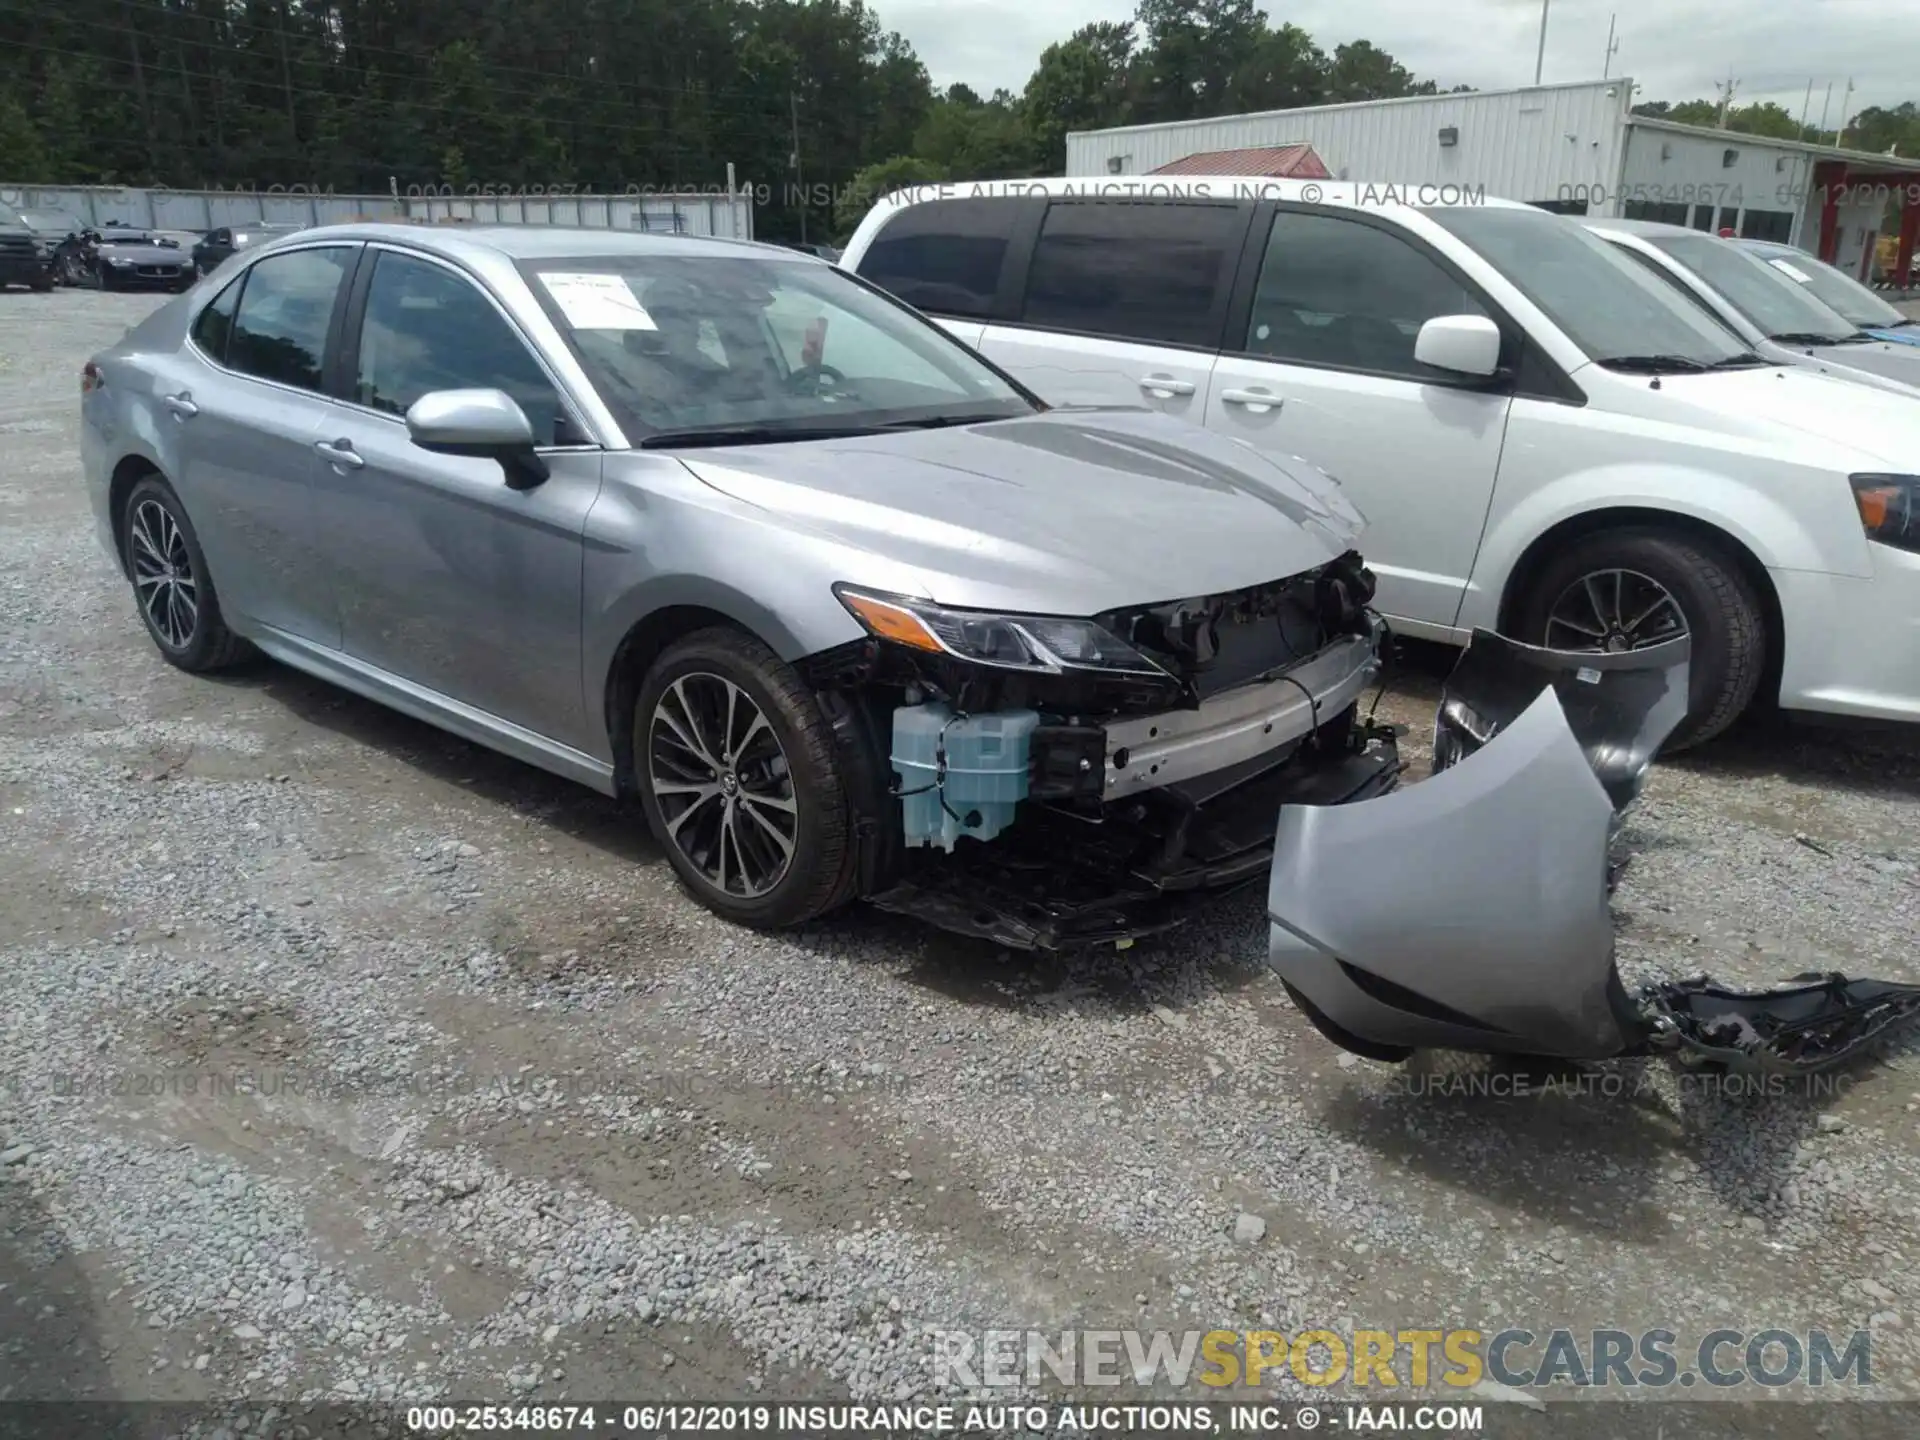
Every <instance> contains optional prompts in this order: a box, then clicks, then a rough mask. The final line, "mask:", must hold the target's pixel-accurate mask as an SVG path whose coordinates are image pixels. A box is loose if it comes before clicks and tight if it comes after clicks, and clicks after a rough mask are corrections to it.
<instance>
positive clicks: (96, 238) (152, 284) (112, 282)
mask: <svg viewBox="0 0 1920 1440" xmlns="http://www.w3.org/2000/svg"><path fill="white" fill-rule="evenodd" d="M83 238H84V241H85V243H84V245H83V246H82V247H81V248H80V250H79V251H78V252H77V253H76V254H74V255H73V256H72V257H71V259H70V260H69V261H68V262H67V263H66V268H67V270H68V273H67V274H63V275H62V277H61V278H62V279H66V280H68V281H69V283H73V284H80V285H91V286H95V287H97V288H99V289H101V290H185V289H187V288H189V287H190V286H191V285H192V284H193V282H194V281H195V280H196V279H197V278H198V275H197V273H196V272H195V270H194V268H193V253H192V251H190V250H188V249H187V248H186V247H185V246H183V245H181V243H180V242H179V241H178V240H175V239H172V238H170V237H168V236H164V235H158V234H155V233H154V232H153V231H151V230H137V229H134V228H132V227H130V226H116V225H108V226H106V227H104V228H102V229H100V230H98V231H88V232H87V233H86V235H85V236H84V237H83ZM75 270H77V272H78V273H77V274H74V273H72V272H73V271H75Z"/></svg>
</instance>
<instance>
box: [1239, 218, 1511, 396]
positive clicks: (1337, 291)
mask: <svg viewBox="0 0 1920 1440" xmlns="http://www.w3.org/2000/svg"><path fill="white" fill-rule="evenodd" d="M1440 315H1480V316H1487V311H1486V307H1485V306H1483V305H1482V304H1481V303H1480V302H1479V301H1478V300H1477V299H1475V298H1474V296H1473V295H1472V293H1471V292H1469V291H1468V290H1467V288H1466V287H1465V286H1464V285H1462V284H1461V283H1460V282H1459V281H1458V280H1455V279H1454V278H1453V277H1452V276H1451V275H1449V274H1448V273H1447V272H1446V271H1445V270H1442V269H1441V268H1440V266H1439V264H1438V263H1437V262H1435V260H1434V259H1433V257H1432V256H1430V255H1428V254H1427V253H1426V252H1425V251H1423V250H1421V249H1420V248H1419V247H1418V246H1416V245H1413V244H1412V243H1410V242H1409V241H1406V240H1403V239H1402V238H1401V237H1399V236H1398V235H1395V234H1393V233H1392V232H1391V231H1388V230H1383V229H1381V228H1380V227H1379V226H1377V225H1363V224H1361V223H1360V222H1359V221H1357V220H1348V219H1344V218H1342V217H1340V216H1337V215H1312V214H1307V213H1304V212H1301V211H1292V210H1283V211H1281V212H1280V213H1279V214H1278V215H1275V216H1274V217H1273V231H1272V233H1271V234H1270V235H1269V236H1268V239H1267V253H1266V257H1265V258H1264V259H1263V260H1262V261H1261V264H1260V283H1259V287H1258V288H1257V289H1256V290H1255V292H1254V297H1253V313H1252V315H1251V316H1250V317H1249V320H1248V325H1247V336H1246V347H1245V348H1246V350H1247V351H1248V353H1250V354H1254V355H1270V356H1272V357H1273V358H1274V359H1276V360H1291V361H1296V362H1298V363H1300V364H1302V365H1326V366H1333V367H1337V368H1340V369H1345V370H1368V371H1373V372H1375V373H1378V374H1385V375H1404V376H1406V377H1408V378H1409V379H1418V380H1432V379H1435V378H1436V377H1437V376H1438V375H1439V374H1440V372H1438V371H1436V370H1433V369H1430V368H1429V367H1427V366H1425V365H1422V364H1420V363H1418V362H1417V361H1416V360H1415V359H1414V358H1413V343H1414V340H1415V339H1416V338H1417V337H1418V336H1419V334H1420V327H1421V326H1422V325H1424V324H1426V322H1427V321H1429V320H1432V319H1433V318H1435V317H1436V316H1440ZM1487 318H1489V319H1491V318H1492V317H1491V316H1487Z"/></svg>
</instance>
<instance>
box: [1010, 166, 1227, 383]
mask: <svg viewBox="0 0 1920 1440" xmlns="http://www.w3.org/2000/svg"><path fill="white" fill-rule="evenodd" d="M1243 233H1245V227H1244V222H1243V220H1242V218H1241V214H1240V211H1239V208H1238V207H1237V206H1233V205H1167V204H1160V203H1158V202H1128V201H1085V202H1074V203H1069V204H1055V205H1051V206H1049V207H1048V208H1047V219H1046V223H1045V224H1044V225H1043V226H1042V227H1041V230H1040V241H1039V244H1038V245H1037V246H1036V247H1035V248H1034V252H1033V266H1032V269H1031V270H1030V271H1029V272H1028V275H1027V299H1026V305H1025V307H1024V309H1023V310H1022V312H1021V317H1020V318H1021V319H1022V320H1024V321H1025V322H1026V323H1027V324H1029V325H1039V326H1044V327H1046V328H1047V329H1051V330H1072V331H1076V332H1078V333H1080V334H1085V335H1111V336H1113V337H1114V338H1115V339H1118V340H1145V341H1152V342H1158V343H1161V344H1166V345H1199V346H1206V347H1211V346H1214V345H1217V344H1218V343H1219V341H1220V331H1219V318H1218V316H1219V311H1218V309H1217V305H1218V302H1220V301H1221V300H1222V298H1223V297H1222V294H1221V292H1222V289H1223V287H1224V286H1225V285H1226V284H1227V283H1228V281H1227V279H1226V269H1227V267H1226V261H1227V257H1228V251H1229V250H1230V249H1231V248H1233V247H1234V246H1235V245H1236V243H1237V242H1238V240H1239V237H1240V236H1241V235H1242V234H1243Z"/></svg>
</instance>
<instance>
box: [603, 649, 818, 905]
mask: <svg viewBox="0 0 1920 1440" xmlns="http://www.w3.org/2000/svg"><path fill="white" fill-rule="evenodd" d="M633 769H634V776H635V779H636V781H637V784H638V788H639V792H640V800H641V804H642V806H643V807H644V808H645V810H646V815H647V823H648V824H649V825H650V826H651V827H652V829H653V833H654V835H655V836H656V837H657V838H658V839H659V841H660V843H661V844H662V845H663V846H664V847H665V848H666V852H667V858H668V860H669V861H670V862H671V863H672V865H673V868H674V871H675V872H676V873H677V874H678V875H679V877H680V879H681V882H682V883H683V884H685V885H686V887H687V889H688V890H690V891H692V892H693V895H694V897H695V898H696V899H698V900H699V901H700V902H701V903H702V904H703V905H705V906H706V907H707V908H708V909H710V910H712V911H714V912H715V913H716V914H718V915H721V916H723V917H725V918H726V919H728V920H733V921H736V922H738V923H740V924H743V925H754V926H759V927H763V928H769V929H775V928H783V927H787V926H792V925H799V924H802V923H804V922H806V921H808V920H811V919H814V918H815V917H817V916H819V915H823V914H825V913H826V912H827V911H829V910H832V909H834V908H835V907H837V906H839V905H841V904H843V903H844V902H845V901H846V900H847V899H848V898H849V897H850V895H851V893H852V890H853V887H854V864H853V859H854V841H853V833H852V815H851V808H852V807H851V804H850V802H849V800H848V797H847V792H846V787H845V786H844V784H843V783H842V779H841V776H840V774H839V772H838V769H837V768H836V766H835V763H834V751H833V743H832V732H831V729H830V727H829V725H828V723H827V720H826V717H825V716H824V715H823V714H822V713H821V710H820V705H819V702H818V701H817V700H816V699H815V697H814V694H813V692H812V691H811V690H810V689H809V688H808V687H807V685H806V683H805V682H804V681H803V680H802V679H801V678H800V677H799V675H797V674H796V673H795V672H794V670H793V668H792V667H791V666H789V665H786V664H785V663H783V662H782V661H781V660H780V658H779V657H778V656H777V655H775V654H774V653H773V652H772V651H771V650H769V649H768V648H767V647H766V646H765V645H763V644H762V643H761V642H760V641H758V640H757V639H755V638H754V637H752V636H751V635H748V634H745V633H744V632H742V631H738V630H731V629H720V628H716V629H710V630H702V631H699V632H697V633H695V634H692V635H689V636H687V637H685V638H684V639H682V640H679V641H676V642H675V643H674V644H672V645H670V646H668V647H667V649H666V650H665V651H664V652H663V653H662V654H661V656H660V658H659V659H658V660H657V661H655V662H654V665H653V667H652V669H650V670H649V671H648V672H647V675H646V678H645V680H644V681H642V683H641V686H640V695H639V699H638V701H637V702H636V704H635V707H634V723H633Z"/></svg>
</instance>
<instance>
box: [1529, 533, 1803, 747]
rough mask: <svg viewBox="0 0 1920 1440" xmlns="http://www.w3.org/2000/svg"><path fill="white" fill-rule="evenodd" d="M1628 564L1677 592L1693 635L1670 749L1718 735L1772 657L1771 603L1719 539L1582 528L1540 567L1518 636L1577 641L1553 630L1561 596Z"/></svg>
mask: <svg viewBox="0 0 1920 1440" xmlns="http://www.w3.org/2000/svg"><path fill="white" fill-rule="evenodd" d="M1605 571H1628V572H1632V573H1633V574H1634V575H1637V576H1642V577H1645V578H1646V579H1648V580H1651V581H1652V582H1654V583H1655V584H1657V585H1658V586H1659V587H1660V588H1661V589H1663V590H1665V591H1666V592H1667V594H1668V595H1669V596H1671V597H1672V599H1673V601H1674V603H1675V605H1676V606H1677V607H1678V608H1679V610H1680V613H1681V615H1682V616H1683V617H1684V620H1685V623H1686V628H1687V632H1688V633H1689V634H1690V635H1691V636H1692V637H1693V651H1692V659H1691V661H1690V664H1689V676H1688V690H1689V696H1688V699H1689V705H1688V711H1687V718H1686V720H1685V721H1684V722H1682V724H1681V726H1680V728H1679V729H1678V730H1676V731H1675V732H1674V734H1673V738H1672V739H1670V740H1668V742H1667V744H1666V747H1665V749H1666V751H1667V752H1668V753H1672V752H1674V751H1677V750H1685V749H1687V748H1689V747H1691V746H1694V745H1699V744H1701V743H1703V742H1704V741H1707V740H1711V739H1712V738H1713V737H1714V736H1716V735H1718V734H1719V733H1720V732H1721V731H1723V730H1725V729H1726V728H1727V727H1728V726H1729V725H1731V724H1733V722H1734V721H1735V720H1737V719H1739V718H1740V715H1741V713H1742V712H1743V711H1745V710H1746V708H1747V707H1748V706H1749V705H1750V704H1752V702H1753V699H1754V695H1755V693H1756V692H1757V691H1758V690H1759V688H1760V680H1761V677H1762V675H1764V674H1765V672H1766V665H1767V620H1766V611H1765V609H1764V608H1763V607H1762V606H1761V603H1760V598H1759V596H1758V595H1756V594H1755V593H1754V589H1753V586H1752V585H1751V584H1750V583H1749V582H1748V580H1747V578H1746V576H1745V575H1743V574H1742V573H1741V572H1740V568H1739V566H1738V565H1736V564H1735V563H1734V562H1733V560H1732V559H1731V558H1730V557H1729V556H1728V555H1727V554H1726V553H1725V552H1724V551H1722V550H1720V549H1719V548H1718V547H1716V546H1714V545H1712V544H1710V543H1707V542H1703V541H1700V540H1696V539H1694V538H1693V537H1691V536H1688V535H1683V534H1679V533H1677V532H1675V531H1672V530H1661V529H1640V528H1633V529H1619V530H1603V531H1599V532H1597V533H1595V534H1592V535H1586V536H1582V537H1581V538H1580V539H1579V540H1576V541H1575V542H1574V543H1573V544H1571V545H1569V546H1568V547H1567V548H1566V549H1565V550H1563V551H1561V552H1560V553H1559V554H1557V555H1554V556H1553V557H1552V558H1551V559H1549V560H1548V561H1547V562H1546V564H1544V565H1543V566H1541V568H1540V569H1539V570H1538V571H1537V572H1536V573H1535V574H1534V576H1533V578H1532V581H1531V583H1530V584H1529V585H1528V587H1527V591H1526V593H1525V594H1523V595H1521V596H1520V597H1519V599H1518V603H1517V606H1516V610H1515V614H1516V618H1517V621H1518V625H1517V638H1518V639H1520V640H1522V641H1524V642H1525V643H1527V644H1529V645H1557V646H1559V647H1560V648H1563V649H1565V648H1570V647H1569V646H1567V645H1566V643H1565V641H1564V639H1563V638H1562V637H1561V635H1560V634H1558V633H1556V634H1555V636H1554V638H1553V639H1549V638H1548V631H1549V626H1548V618H1549V616H1550V615H1551V614H1552V613H1553V610H1554V606H1555V603H1556V602H1557V601H1559V600H1560V599H1561V598H1562V597H1563V596H1565V595H1566V594H1567V593H1568V591H1569V590H1570V588H1571V587H1573V586H1576V585H1579V584H1580V583H1581V582H1582V579H1583V577H1585V576H1588V575H1595V574H1598V573H1601V572H1605Z"/></svg>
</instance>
